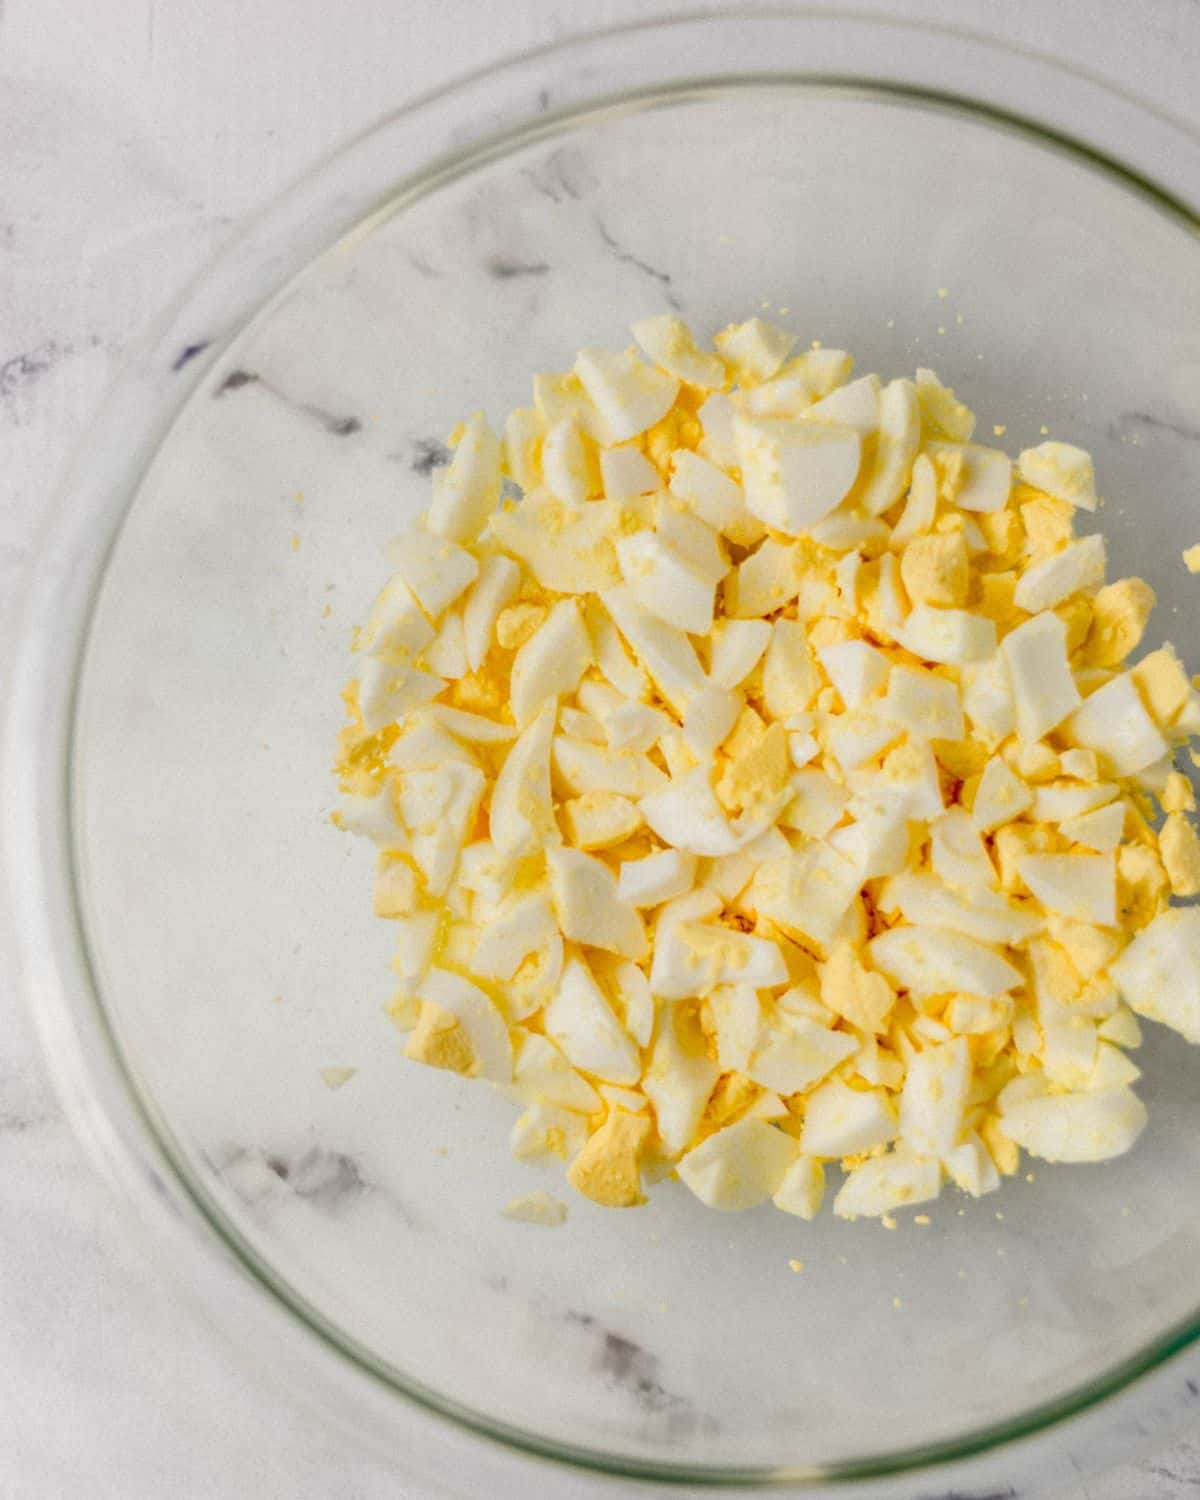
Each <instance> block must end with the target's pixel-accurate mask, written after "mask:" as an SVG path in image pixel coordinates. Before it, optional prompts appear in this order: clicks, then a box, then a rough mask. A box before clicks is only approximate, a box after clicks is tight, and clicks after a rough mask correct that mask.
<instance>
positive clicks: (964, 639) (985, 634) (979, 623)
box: [896, 604, 996, 667]
mask: <svg viewBox="0 0 1200 1500" xmlns="http://www.w3.org/2000/svg"><path fill="white" fill-rule="evenodd" d="M896 635H897V639H898V640H899V641H900V644H901V645H902V646H904V647H905V649H906V650H908V651H911V652H912V654H913V655H914V656H919V657H921V658H923V660H925V661H932V662H938V663H940V664H941V665H943V666H949V667H963V666H968V665H970V664H972V663H975V662H985V661H987V659H988V658H989V657H990V656H991V655H992V653H993V652H994V651H995V649H996V626H995V624H994V623H993V622H992V621H991V620H989V619H988V618H987V616H986V615H978V614H972V612H971V611H970V610H968V609H938V608H935V607H934V606H933V605H932V604H917V605H914V606H913V608H912V609H910V610H909V612H908V614H907V615H906V616H905V618H904V623H903V625H902V626H900V627H898V628H897V631H896Z"/></svg>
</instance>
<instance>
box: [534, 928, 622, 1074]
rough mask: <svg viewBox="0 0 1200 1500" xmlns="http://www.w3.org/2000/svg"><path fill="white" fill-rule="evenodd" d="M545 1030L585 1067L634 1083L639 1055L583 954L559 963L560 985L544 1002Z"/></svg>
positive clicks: (576, 1064)
mask: <svg viewBox="0 0 1200 1500" xmlns="http://www.w3.org/2000/svg"><path fill="white" fill-rule="evenodd" d="M545 1027H546V1035H547V1036H548V1037H549V1038H550V1040H551V1041H553V1042H554V1043H556V1045H557V1046H559V1047H560V1048H561V1049H562V1052H563V1055H564V1056H565V1057H566V1058H567V1060H568V1061H569V1062H571V1063H573V1064H574V1066H575V1067H577V1068H579V1069H580V1070H581V1071H582V1072H584V1073H591V1074H593V1075H594V1076H595V1077H597V1078H603V1079H605V1080H606V1081H607V1082H609V1083H621V1084H630V1083H636V1082H637V1081H638V1079H639V1078H640V1077H641V1074H642V1064H641V1059H640V1057H639V1056H638V1050H637V1048H636V1047H635V1046H634V1044H633V1040H632V1038H631V1037H629V1036H628V1035H627V1034H626V1033H625V1031H624V1030H623V1029H622V1027H621V1024H620V1022H619V1021H618V1020H617V1018H616V1016H615V1015H614V1013H613V1009H612V1006H611V1005H610V1004H609V1003H608V1000H607V999H606V998H605V995H604V991H603V990H602V989H601V988H600V986H599V985H598V984H597V983H596V981H595V979H594V978H593V976H592V971H591V970H590V969H589V968H588V966H587V964H586V963H584V961H583V959H581V958H569V959H568V960H567V962H566V964H565V965H564V966H563V972H562V978H561V979H560V980H559V983H558V991H557V993H556V994H555V996H554V998H553V1000H551V1002H550V1004H549V1005H547V1007H546V1014H545Z"/></svg>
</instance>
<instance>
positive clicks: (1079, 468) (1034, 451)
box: [1017, 442, 1099, 510]
mask: <svg viewBox="0 0 1200 1500" xmlns="http://www.w3.org/2000/svg"><path fill="white" fill-rule="evenodd" d="M1017 476H1018V478H1020V479H1021V480H1023V481H1024V483H1025V484H1028V485H1032V486H1033V488H1034V489H1035V490H1041V491H1042V492H1043V493H1044V494H1047V495H1053V496H1054V498H1055V499H1056V500H1065V501H1066V502H1067V504H1068V505H1073V506H1075V507H1076V509H1078V510H1095V509H1096V506H1097V504H1098V503H1099V502H1098V501H1097V499H1096V472H1095V469H1094V468H1093V466H1092V460H1091V456H1090V454H1087V453H1085V452H1084V451H1083V449H1082V448H1076V447H1075V446H1074V445H1073V444H1071V443H1057V442H1049V443H1039V444H1038V446H1037V447H1036V448H1026V449H1024V451H1023V452H1022V453H1021V455H1020V457H1019V458H1018V459H1017Z"/></svg>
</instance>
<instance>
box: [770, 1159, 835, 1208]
mask: <svg viewBox="0 0 1200 1500" xmlns="http://www.w3.org/2000/svg"><path fill="white" fill-rule="evenodd" d="M824 1197H825V1169H824V1167H823V1166H822V1165H821V1163H820V1162H819V1161H816V1160H814V1158H813V1157H811V1156H797V1157H796V1158H795V1160H794V1161H793V1162H792V1164H791V1166H790V1167H789V1168H788V1169H787V1171H786V1172H785V1173H784V1174H783V1180H782V1182H780V1184H779V1186H778V1187H777V1188H776V1189H775V1192H774V1194H773V1195H772V1199H771V1201H772V1202H773V1203H774V1204H775V1207H776V1208H778V1209H781V1210H782V1211H783V1212H784V1213H785V1214H793V1215H794V1216H795V1217H796V1218H798V1219H806V1220H812V1219H815V1218H816V1217H817V1215H818V1214H819V1213H820V1212H821V1203H822V1201H823V1199H824Z"/></svg>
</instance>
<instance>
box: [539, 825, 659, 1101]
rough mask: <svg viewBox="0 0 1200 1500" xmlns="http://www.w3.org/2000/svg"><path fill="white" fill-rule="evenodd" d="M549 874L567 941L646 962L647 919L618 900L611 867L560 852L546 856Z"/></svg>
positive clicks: (570, 851)
mask: <svg viewBox="0 0 1200 1500" xmlns="http://www.w3.org/2000/svg"><path fill="white" fill-rule="evenodd" d="M546 870H547V873H548V874H549V876H550V892H551V897H552V899H553V902H554V911H555V916H556V917H557V919H558V925H559V927H560V928H561V930H562V934H563V936H564V937H565V938H569V939H570V940H571V941H572V942H574V943H585V944H587V945H588V946H589V947H593V948H605V949H607V950H608V951H609V952H610V953H619V954H620V955H621V956H622V957H623V958H632V959H641V958H643V957H645V954H646V948H647V942H646V932H645V929H644V927H643V926H642V919H641V917H640V916H639V915H638V913H637V911H636V910H635V909H634V908H633V907H632V906H630V904H629V903H628V902H627V901H622V900H621V899H620V897H619V896H618V895H617V880H616V876H615V875H614V874H613V873H612V871H611V870H610V869H609V868H608V866H607V865H606V864H604V863H603V862H602V861H601V860H599V859H596V858H595V857H594V856H593V855H590V854H583V853H581V852H580V851H579V850H578V849H565V848H557V849H549V850H547V852H546ZM611 1081H612V1082H614V1083H619V1082H620V1081H621V1080H620V1079H616V1078H614V1079H613V1080H611Z"/></svg>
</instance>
